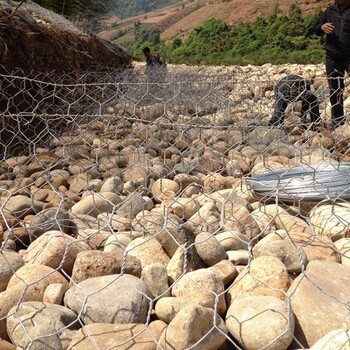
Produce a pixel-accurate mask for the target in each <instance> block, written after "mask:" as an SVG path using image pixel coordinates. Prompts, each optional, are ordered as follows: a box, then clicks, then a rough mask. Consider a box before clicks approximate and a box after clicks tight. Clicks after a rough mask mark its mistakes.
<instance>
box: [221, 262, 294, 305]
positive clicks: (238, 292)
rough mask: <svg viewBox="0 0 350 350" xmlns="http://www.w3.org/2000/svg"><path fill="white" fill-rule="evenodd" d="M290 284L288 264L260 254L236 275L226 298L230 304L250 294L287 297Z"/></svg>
mask: <svg viewBox="0 0 350 350" xmlns="http://www.w3.org/2000/svg"><path fill="white" fill-rule="evenodd" d="M236 281H237V282H236ZM289 286H290V278H289V275H288V271H287V268H286V266H285V265H284V264H283V263H282V262H281V261H280V260H279V259H277V258H274V257H272V256H260V257H258V258H256V259H254V260H253V261H252V263H251V264H250V266H246V267H245V268H244V269H243V270H242V271H241V273H240V274H239V275H238V276H237V277H236V280H235V282H234V283H233V285H232V287H231V288H230V289H229V290H228V292H227V296H226V299H227V303H228V305H231V304H232V302H233V301H235V300H238V299H241V298H245V297H248V296H264V295H265V296H276V297H278V298H280V299H286V292H287V290H288V288H289Z"/></svg>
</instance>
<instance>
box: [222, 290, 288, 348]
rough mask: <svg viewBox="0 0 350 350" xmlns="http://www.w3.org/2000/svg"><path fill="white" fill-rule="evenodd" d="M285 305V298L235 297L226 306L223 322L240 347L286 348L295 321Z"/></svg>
mask: <svg viewBox="0 0 350 350" xmlns="http://www.w3.org/2000/svg"><path fill="white" fill-rule="evenodd" d="M289 309H290V307H289V306H288V302H286V301H283V300H281V299H279V298H276V297H271V296H251V297H247V298H243V299H239V300H236V301H234V302H233V303H232V304H231V306H230V307H229V309H228V310H227V314H226V325H227V328H228V330H229V332H230V334H232V336H233V337H234V338H235V339H236V340H237V341H238V342H239V344H240V345H241V346H242V347H243V348H244V349H261V348H265V347H266V349H268V350H286V349H287V348H288V346H289V345H290V344H291V342H292V340H293V333H294V325H295V320H294V315H293V313H291V315H290V316H289V313H290V310H289ZM271 342H272V344H270V343H271Z"/></svg>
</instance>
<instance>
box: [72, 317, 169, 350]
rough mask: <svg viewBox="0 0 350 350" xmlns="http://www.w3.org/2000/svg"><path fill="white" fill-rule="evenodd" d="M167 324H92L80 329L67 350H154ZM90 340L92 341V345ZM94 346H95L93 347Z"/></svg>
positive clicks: (160, 322) (154, 322) (161, 322)
mask: <svg viewBox="0 0 350 350" xmlns="http://www.w3.org/2000/svg"><path fill="white" fill-rule="evenodd" d="M166 326H167V324H166V323H165V322H163V321H160V320H158V321H153V322H151V323H150V324H149V326H148V327H147V329H146V326H145V325H144V324H137V323H131V324H130V323H129V324H108V323H93V324H89V325H86V326H84V328H81V329H80V330H79V331H78V332H77V333H76V334H75V336H74V337H73V339H72V341H71V343H70V344H69V347H68V350H95V349H96V346H97V348H98V349H99V350H109V349H112V348H114V347H116V348H117V349H118V350H156V349H157V344H156V342H155V341H154V339H155V340H156V341H158V340H159V338H160V335H161V333H162V331H163V330H164V328H165V327H166ZM90 339H93V341H94V343H92V341H91V340H90ZM94 344H95V345H94Z"/></svg>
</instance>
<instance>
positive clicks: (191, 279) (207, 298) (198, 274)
mask: <svg viewBox="0 0 350 350" xmlns="http://www.w3.org/2000/svg"><path fill="white" fill-rule="evenodd" d="M223 292H224V284H223V282H222V280H221V279H220V278H219V277H218V276H217V275H216V274H215V273H213V272H211V271H210V270H208V269H200V270H196V271H192V272H188V273H186V274H185V275H183V276H182V277H181V278H180V280H179V281H177V283H176V284H175V285H174V286H173V289H172V295H173V296H176V297H181V298H184V299H186V300H189V301H192V302H194V303H196V304H200V305H202V306H205V307H209V308H212V309H214V307H215V304H216V297H217V296H218V305H217V312H218V313H219V314H220V315H222V314H224V313H225V311H226V303H225V297H224V294H223Z"/></svg>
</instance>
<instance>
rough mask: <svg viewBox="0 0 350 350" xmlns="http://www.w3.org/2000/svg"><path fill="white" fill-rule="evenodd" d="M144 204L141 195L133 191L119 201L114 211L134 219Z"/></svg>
mask: <svg viewBox="0 0 350 350" xmlns="http://www.w3.org/2000/svg"><path fill="white" fill-rule="evenodd" d="M145 204H146V202H145V200H144V199H143V198H142V196H141V195H140V194H139V193H137V192H134V193H132V194H130V195H129V196H128V197H127V198H126V199H125V200H124V201H123V202H122V203H121V205H120V206H119V207H118V208H117V210H116V211H115V213H116V214H117V215H120V216H124V217H126V218H129V219H134V218H135V217H136V215H137V214H138V213H139V212H140V211H142V210H144V207H145Z"/></svg>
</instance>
